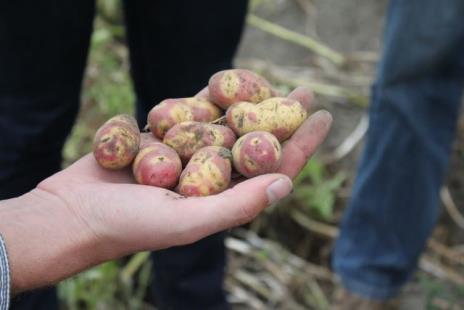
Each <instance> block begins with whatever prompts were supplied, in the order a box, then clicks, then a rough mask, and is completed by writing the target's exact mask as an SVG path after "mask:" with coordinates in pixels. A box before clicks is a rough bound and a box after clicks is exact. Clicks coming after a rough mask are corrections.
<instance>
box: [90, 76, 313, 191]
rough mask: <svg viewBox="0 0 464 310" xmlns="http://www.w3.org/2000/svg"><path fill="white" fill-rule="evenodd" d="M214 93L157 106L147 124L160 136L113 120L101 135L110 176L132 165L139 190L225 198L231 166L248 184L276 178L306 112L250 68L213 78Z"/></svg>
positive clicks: (100, 156)
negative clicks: (251, 180)
mask: <svg viewBox="0 0 464 310" xmlns="http://www.w3.org/2000/svg"><path fill="white" fill-rule="evenodd" d="M208 90H209V100H206V99H203V98H200V97H192V98H181V99H167V100H164V101H162V102H161V103H159V104H158V105H156V106H155V107H154V108H153V109H152V110H151V111H150V113H149V114H148V119H147V123H148V125H147V127H148V128H149V129H150V131H151V133H152V134H153V136H148V137H147V136H144V134H141V133H140V130H139V127H138V126H137V122H136V121H135V119H134V118H133V117H131V116H129V115H118V116H115V117H113V118H111V119H110V120H108V121H107V122H106V123H105V124H103V125H102V127H100V129H99V130H98V131H97V133H96V135H95V140H94V156H95V159H96V160H97V162H98V163H99V164H100V166H102V167H104V168H106V169H123V168H125V167H128V166H129V165H132V171H133V174H134V177H135V180H136V181H137V182H138V183H140V184H145V185H152V186H157V187H162V188H167V189H175V190H176V191H177V192H178V193H180V194H182V195H184V196H207V195H212V194H217V193H220V192H222V191H224V190H225V189H227V188H228V186H229V184H230V182H231V178H232V175H233V173H232V167H233V168H234V169H235V171H236V172H238V173H240V174H241V175H243V176H245V177H248V178H251V177H254V176H257V175H260V174H265V173H272V172H276V171H277V170H278V169H279V167H280V163H281V158H282V147H281V143H282V142H284V141H285V140H286V139H288V138H289V137H291V135H292V134H293V133H294V132H295V131H296V129H298V127H299V126H300V125H301V124H302V123H303V121H304V120H305V119H306V117H307V111H306V107H304V106H303V105H302V104H301V103H300V102H298V101H296V100H292V99H288V98H283V97H277V96H276V93H275V92H274V91H273V89H272V87H271V85H270V84H269V82H268V81H266V80H265V79H264V78H263V77H261V76H259V75H257V74H255V73H253V72H251V71H248V70H243V69H232V70H225V71H221V72H218V73H216V74H214V75H213V76H212V77H211V79H210V81H209V84H208ZM219 123H221V124H219ZM222 124H224V125H222ZM145 135H146V134H145ZM237 137H239V138H238V139H237ZM161 141H162V142H161Z"/></svg>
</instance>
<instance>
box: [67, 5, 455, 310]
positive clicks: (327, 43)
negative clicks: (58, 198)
mask: <svg viewBox="0 0 464 310" xmlns="http://www.w3.org/2000/svg"><path fill="white" fill-rule="evenodd" d="M97 2H98V10H97V11H98V16H97V17H96V19H95V31H94V33H93V36H92V44H91V52H90V56H89V61H88V66H87V70H86V78H85V83H84V89H83V94H82V104H81V110H80V114H79V119H78V122H77V123H76V125H75V126H74V129H73V132H72V135H71V136H70V137H69V139H68V142H67V144H66V147H65V150H64V159H65V161H64V165H69V164H70V163H72V162H73V161H75V160H76V159H77V158H79V157H80V156H82V155H83V154H85V153H87V152H89V151H90V150H91V142H92V138H93V135H94V133H95V130H96V128H98V126H99V125H100V124H102V123H103V122H104V121H105V120H106V119H108V118H109V117H110V116H112V115H115V114H118V113H133V102H134V93H133V89H132V85H131V81H130V78H129V73H128V70H129V63H128V57H127V56H128V51H127V49H126V47H125V45H124V27H123V22H122V17H121V12H120V4H119V2H118V1H116V0H99V1H97ZM386 4H387V1H386V0H378V1H370V0H343V1H340V0H252V1H251V2H250V13H249V18H248V22H247V27H246V30H245V33H244V36H243V41H242V44H241V46H240V48H239V51H238V54H237V58H236V61H235V63H236V66H237V67H243V68H249V69H252V70H256V71H258V72H260V73H262V74H263V75H264V76H266V77H267V78H269V79H270V80H271V81H272V82H273V83H274V84H275V85H277V86H278V87H279V88H280V89H281V90H283V91H289V90H290V89H292V87H294V86H295V85H308V86H310V87H311V88H312V89H313V90H314V91H315V93H316V95H317V96H316V102H317V104H316V108H322V107H323V108H325V109H328V110H329V111H331V112H332V113H333V114H334V118H335V122H334V128H333V130H332V132H331V134H330V136H329V138H328V140H327V141H326V143H325V144H324V145H323V147H322V148H321V150H320V151H319V152H318V154H316V156H314V158H313V159H312V160H311V161H310V162H309V163H308V165H307V166H306V168H305V169H304V171H303V172H302V173H301V175H300V176H299V177H298V178H297V180H296V181H295V186H296V188H295V192H294V194H293V195H292V196H291V197H289V198H288V199H286V200H285V201H284V202H282V203H281V204H280V205H278V206H276V207H274V208H271V209H268V210H266V212H265V213H264V214H262V215H261V216H260V217H259V218H258V219H256V220H255V221H254V222H253V223H251V224H250V225H247V226H246V227H242V228H239V229H235V230H233V231H232V232H231V233H230V237H229V238H228V239H227V242H226V246H227V249H228V253H229V257H230V260H229V266H228V276H227V280H226V283H225V286H226V289H227V291H228V293H229V298H230V302H231V303H232V305H233V307H234V309H329V308H330V304H331V303H332V302H333V300H334V296H335V295H336V294H337V292H339V285H338V284H337V279H336V278H335V277H334V275H333V274H332V272H331V271H330V269H329V266H328V259H329V255H330V251H331V248H332V246H333V241H334V238H335V237H336V235H337V233H338V229H337V226H338V223H339V221H340V218H341V214H342V212H343V208H344V206H345V205H346V203H347V201H348V200H349V198H350V190H351V185H352V182H353V178H354V174H355V171H356V163H357V160H358V158H359V154H360V151H361V150H362V142H363V137H364V135H365V131H366V124H367V119H366V108H367V104H368V94H369V88H370V84H371V83H372V80H373V77H374V74H375V64H376V61H377V60H378V58H379V49H380V45H381V43H380V37H381V31H382V25H383V17H384V15H385V10H386ZM192 95H193V94H192ZM459 128H460V129H459V133H458V140H457V143H456V145H455V147H454V151H453V157H452V163H451V165H452V167H451V169H450V173H449V175H448V178H447V184H446V187H444V189H443V191H442V198H443V199H442V200H443V207H444V208H443V211H442V214H441V216H440V220H439V223H438V225H437V227H436V229H435V231H434V233H433V236H432V238H431V240H430V242H429V245H428V247H427V250H426V252H425V253H424V255H423V256H422V257H421V259H420V264H419V269H418V272H417V274H416V275H415V277H414V279H413V281H412V283H411V284H410V285H408V286H407V287H406V288H405V293H404V294H403V297H402V300H401V303H402V309H413V310H414V309H464V297H463V296H464V268H463V267H464V218H463V217H462V215H461V214H462V213H463V212H464V210H463V208H462V206H463V203H464V188H463V184H464V183H463V182H464V179H463V173H462V171H463V159H464V155H463V143H462V141H463V138H464V122H462V121H461V122H460V126H459ZM151 271H152V266H151V262H150V260H149V254H148V253H138V254H136V255H134V256H132V257H129V258H126V259H124V260H118V261H113V262H109V263H106V264H103V265H101V266H98V267H96V268H93V269H91V270H89V271H86V272H84V273H82V274H80V275H78V276H76V277H74V278H72V279H70V280H67V281H64V282H63V283H61V284H60V285H59V296H60V301H61V305H62V308H63V309H156V308H155V307H154V306H150V305H149V304H148V303H147V300H149V299H150V296H149V295H148V294H147V287H148V285H149V283H150V282H151V281H156V275H153V274H152V272H151Z"/></svg>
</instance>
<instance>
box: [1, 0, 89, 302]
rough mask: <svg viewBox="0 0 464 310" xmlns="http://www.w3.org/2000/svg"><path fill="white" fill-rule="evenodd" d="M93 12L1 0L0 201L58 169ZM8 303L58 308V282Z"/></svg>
mask: <svg viewBox="0 0 464 310" xmlns="http://www.w3.org/2000/svg"><path fill="white" fill-rule="evenodd" d="M93 13H94V4H93V0H79V1H74V0H46V1H24V0H18V1H16V0H15V1H0V200H1V199H6V198H11V197H15V196H19V195H22V194H24V193H26V192H28V191H30V190H31V189H32V188H34V187H35V186H36V185H37V183H38V182H40V181H41V180H43V179H44V178H46V177H48V176H50V175H51V174H53V173H55V172H57V171H58V170H59V169H60V165H61V149H62V147H63V144H64V142H65V139H66V137H67V135H68V133H69V131H70V130H71V127H72V125H73V123H74V120H75V117H76V114H77V111H78V107H79V92H80V87H81V80H82V76H83V71H84V65H85V61H86V55H87V49H88V45H89V40H90V33H91V30H92V20H93ZM31 259H32V258H31ZM11 309H12V310H15V309H24V310H26V309H27V310H31V309H38V310H41V309H47V310H54V309H58V300H57V296H56V291H55V288H54V287H49V288H45V289H42V290H38V291H34V292H28V293H24V294H21V295H19V296H17V297H15V298H14V299H13V300H12V303H11Z"/></svg>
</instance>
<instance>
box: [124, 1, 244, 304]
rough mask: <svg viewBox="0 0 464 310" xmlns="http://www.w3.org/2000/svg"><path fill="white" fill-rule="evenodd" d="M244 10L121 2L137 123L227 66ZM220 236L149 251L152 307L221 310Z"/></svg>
mask: <svg viewBox="0 0 464 310" xmlns="http://www.w3.org/2000/svg"><path fill="white" fill-rule="evenodd" d="M246 8H247V0H234V1H215V0H202V1H179V0H177V1H175V0H171V1H153V0H140V1H133V0H126V1H124V9H125V17H126V24H127V30H128V43H129V48H130V59H131V65H132V67H131V74H132V77H133V80H134V88H135V91H136V94H137V119H138V122H139V124H140V125H141V127H143V126H144V125H145V124H146V117H147V112H148V111H149V110H150V109H151V108H152V107H153V106H154V105H155V104H157V103H159V102H160V101H161V100H163V99H166V98H180V97H191V96H194V95H195V94H196V93H197V92H198V91H200V90H201V89H202V88H203V87H205V86H206V85H207V83H208V79H209V77H210V76H211V75H212V74H213V73H215V72H216V71H219V70H223V69H228V68H230V67H231V66H232V60H233V57H234V54H235V51H236V49H237V46H238V43H239V40H240V36H241V33H242V29H243V25H244V19H245V14H246ZM218 207H220V206H218ZM224 235H225V234H224V233H220V234H216V235H213V236H210V237H207V238H205V239H203V240H200V241H199V242H196V243H194V244H191V245H188V246H183V247H176V248H171V249H167V250H163V251H157V252H154V253H153V254H152V258H153V262H154V269H155V277H154V283H153V287H152V289H151V290H150V294H151V295H154V296H155V298H156V300H157V302H158V306H159V307H160V309H176V310H177V309H189V310H190V309H202V310H203V309H205V310H207V309H208V310H209V309H226V308H228V306H227V303H226V298H225V294H224V291H223V288H222V287H223V280H224V269H225V264H226V255H225V248H224Z"/></svg>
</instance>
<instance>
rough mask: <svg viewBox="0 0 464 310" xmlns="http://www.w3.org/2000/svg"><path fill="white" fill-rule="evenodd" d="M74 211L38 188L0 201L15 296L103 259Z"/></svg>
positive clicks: (96, 239) (2, 226)
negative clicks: (16, 293)
mask: <svg viewBox="0 0 464 310" xmlns="http://www.w3.org/2000/svg"><path fill="white" fill-rule="evenodd" d="M73 212H74V211H73V209H72V208H71V207H70V206H68V205H67V204H66V202H65V201H63V200H62V199H60V198H59V196H56V195H54V194H51V193H49V192H46V191H44V190H41V189H34V190H33V191H31V192H29V193H27V194H25V195H23V196H20V197H18V198H14V199H10V200H5V201H1V202H0V218H2V221H1V222H0V232H1V233H2V235H3V237H4V239H5V243H6V247H7V249H8V254H9V260H10V273H11V284H12V289H13V291H14V292H19V291H23V290H28V289H33V288H37V287H41V286H46V285H50V284H53V283H56V282H58V281H60V280H62V279H64V278H66V277H68V276H70V275H72V274H74V273H76V272H79V271H81V270H83V269H85V268H87V267H88V266H91V265H94V264H96V263H99V262H100V261H101V260H102V259H103V258H102V257H99V256H100V253H99V251H98V248H99V240H98V238H96V237H95V236H94V235H93V233H92V232H91V231H90V229H88V227H85V225H83V222H82V219H81V218H80V216H79V215H78V214H75V213H73Z"/></svg>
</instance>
